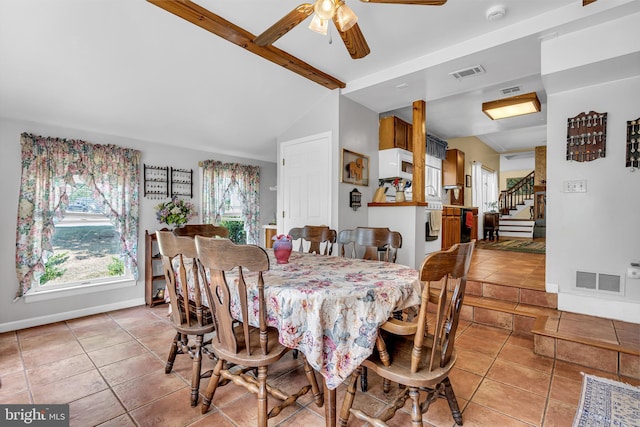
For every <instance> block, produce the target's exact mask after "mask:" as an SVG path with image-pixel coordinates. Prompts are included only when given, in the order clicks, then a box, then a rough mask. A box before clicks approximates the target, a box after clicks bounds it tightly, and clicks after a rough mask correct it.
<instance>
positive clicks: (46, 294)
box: [24, 278, 136, 303]
mask: <svg viewBox="0 0 640 427" xmlns="http://www.w3.org/2000/svg"><path fill="white" fill-rule="evenodd" d="M135 285H136V281H135V280H134V279H133V278H125V279H120V280H114V281H110V282H102V283H90V284H87V285H77V286H73V287H68V288H59V289H39V290H38V291H35V292H30V293H28V294H26V295H25V296H24V302H25V303H31V302H39V301H47V300H52V299H58V298H69V297H74V296H77V295H84V294H92V293H96V292H105V291H112V290H114V289H121V288H128V287H131V286H135Z"/></svg>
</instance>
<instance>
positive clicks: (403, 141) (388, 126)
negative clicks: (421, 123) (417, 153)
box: [378, 116, 413, 151]
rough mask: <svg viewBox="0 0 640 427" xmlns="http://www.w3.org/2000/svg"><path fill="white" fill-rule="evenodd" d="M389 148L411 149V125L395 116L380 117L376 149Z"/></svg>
mask: <svg viewBox="0 0 640 427" xmlns="http://www.w3.org/2000/svg"><path fill="white" fill-rule="evenodd" d="M389 148H402V149H403V150H408V151H413V126H411V125H410V124H409V123H407V122H405V121H404V120H402V119H400V118H398V117H396V116H390V117H385V118H382V119H380V140H379V145H378V149H379V150H386V149H389Z"/></svg>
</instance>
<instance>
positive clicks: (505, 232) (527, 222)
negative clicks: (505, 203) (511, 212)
mask: <svg viewBox="0 0 640 427" xmlns="http://www.w3.org/2000/svg"><path fill="white" fill-rule="evenodd" d="M535 225H536V222H535V221H534V220H532V219H517V218H509V217H504V216H503V217H501V218H500V237H520V238H523V239H533V228H534V227H535Z"/></svg>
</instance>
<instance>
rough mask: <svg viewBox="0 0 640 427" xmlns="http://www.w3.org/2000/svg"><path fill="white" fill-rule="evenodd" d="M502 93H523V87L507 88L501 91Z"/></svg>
mask: <svg viewBox="0 0 640 427" xmlns="http://www.w3.org/2000/svg"><path fill="white" fill-rule="evenodd" d="M500 92H502V94H503V95H511V94H513V93H518V92H522V87H521V86H511V87H505V88H504V89H500Z"/></svg>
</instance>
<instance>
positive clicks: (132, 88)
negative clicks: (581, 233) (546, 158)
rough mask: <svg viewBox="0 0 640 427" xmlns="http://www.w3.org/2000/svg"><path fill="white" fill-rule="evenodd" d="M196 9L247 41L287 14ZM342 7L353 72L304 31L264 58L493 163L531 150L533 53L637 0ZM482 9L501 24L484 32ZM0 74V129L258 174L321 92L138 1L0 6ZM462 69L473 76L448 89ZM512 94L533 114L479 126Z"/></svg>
mask: <svg viewBox="0 0 640 427" xmlns="http://www.w3.org/2000/svg"><path fill="white" fill-rule="evenodd" d="M197 3H198V4H200V5H201V6H203V7H205V8H207V9H209V10H210V11H212V12H214V13H216V14H218V15H220V16H222V17H223V18H225V19H227V20H229V21H231V22H232V23H234V24H236V25H238V26H240V27H242V28H244V29H246V30H248V31H250V32H251V33H253V34H256V35H257V34H259V33H261V32H262V31H263V30H265V29H266V28H268V27H269V26H270V25H271V24H273V23H274V22H275V21H277V20H278V19H279V18H280V17H282V16H284V15H285V14H286V13H287V12H289V11H290V10H292V9H293V8H294V7H296V6H297V5H298V4H299V0H198V1H197ZM348 4H349V6H350V7H351V8H352V9H353V10H354V12H355V13H356V14H357V15H358V17H359V21H358V23H359V26H360V29H361V30H362V33H363V34H364V36H365V38H366V40H367V41H368V44H369V46H370V48H371V53H370V54H369V55H368V56H367V57H365V58H363V59H358V60H353V59H351V57H350V56H349V55H348V53H347V51H346V49H345V47H344V45H343V43H342V40H341V39H340V37H339V35H338V34H337V32H336V31H335V29H333V31H331V32H330V35H329V36H320V35H318V34H316V33H313V32H311V31H310V30H308V29H307V25H308V22H309V21H305V22H303V23H302V24H300V25H299V26H297V27H296V28H294V29H293V30H292V31H290V32H289V33H288V34H286V35H285V36H284V37H282V38H281V39H280V40H278V41H277V42H276V43H275V46H276V47H278V48H280V49H282V50H284V51H286V52H288V53H290V54H292V55H294V56H296V57H298V58H300V59H302V60H304V61H306V62H308V63H309V64H311V65H313V66H314V67H316V68H318V69H320V70H322V71H324V72H325V73H327V74H330V75H332V76H334V77H336V78H338V79H340V80H342V81H343V82H345V83H346V88H345V89H342V93H343V94H344V95H345V96H347V97H349V98H351V99H353V100H355V101H356V102H359V103H361V104H362V105H364V106H366V107H368V108H370V109H372V110H374V111H376V112H379V113H385V112H388V111H395V112H397V113H398V114H400V115H403V114H404V115H406V114H407V108H406V107H408V106H410V105H411V103H412V102H413V101H415V100H418V99H424V100H425V101H427V128H428V131H429V132H431V133H434V134H436V135H438V136H440V137H442V138H445V139H447V138H452V137H461V136H472V135H476V136H479V137H480V138H481V139H482V140H484V141H485V142H486V143H487V144H489V145H490V146H492V147H493V148H494V149H496V150H497V151H499V152H505V151H510V150H519V149H526V148H531V147H534V146H537V145H544V144H545V138H546V130H545V129H546V126H545V125H546V109H545V103H546V94H545V91H544V87H543V85H542V80H541V78H540V39H541V38H544V37H554V36H556V35H557V34H562V33H565V32H570V31H575V30H577V29H580V28H583V27H584V26H588V25H594V24H597V23H600V22H603V21H605V20H608V19H613V18H616V17H619V16H623V15H626V14H628V13H636V12H638V11H639V10H640V1H639V0H600V1H597V2H595V3H593V4H591V5H589V6H587V7H583V6H582V0H502V1H499V0H449V1H448V2H447V3H446V4H445V5H444V6H440V7H433V6H417V5H386V4H373V3H362V2H359V1H355V0H348ZM496 5H502V6H503V7H504V8H505V11H506V14H505V16H504V17H503V18H502V19H500V20H497V21H489V20H487V19H486V17H485V16H486V13H487V11H488V10H489V9H490V8H491V7H494V6H496ZM0 61H1V64H0V116H2V117H7V118H14V119H22V120H30V121H34V122H40V123H50V124H55V125H59V126H66V127H71V128H79V129H87V130H92V131H97V132H103V133H107V134H118V135H122V136H127V137H131V138H137V139H142V140H149V141H157V142H160V143H167V144H174V145H180V146H187V147H192V148H197V149H203V150H211V151H216V152H224V153H227V154H233V155H239V156H243V157H250V158H256V159H262V160H270V161H274V160H275V156H276V147H275V141H276V137H277V136H278V135H280V134H282V133H283V132H284V131H285V130H286V129H287V128H288V127H290V126H291V124H292V123H294V122H295V121H296V119H298V118H299V117H301V116H302V115H303V114H304V113H305V112H306V111H308V110H309V109H310V108H311V106H312V105H313V103H314V102H315V100H316V99H319V98H321V97H323V96H325V95H326V94H327V93H328V89H325V88H324V87H322V86H320V85H318V84H316V83H313V82H311V81H309V80H306V79H305V78H303V77H301V76H299V75H297V74H294V73H292V72H290V71H288V70H286V69H284V68H282V67H280V66H278V65H275V64H273V63H271V62H268V61H266V60H264V59H262V58H260V57H258V56H256V55H254V54H252V53H250V52H248V51H246V50H244V49H242V48H240V47H238V46H236V45H234V44H232V43H230V42H228V41H226V40H224V39H222V38H220V37H218V36H215V35H213V34H211V33H209V32H207V31H205V30H203V29H201V28H199V27H196V26H195V25H193V24H191V23H189V22H187V21H185V20H183V19H181V18H179V17H177V16H174V15H172V14H170V13H168V12H166V11H165V10H163V9H161V8H159V7H157V6H155V5H153V4H151V3H148V2H146V1H144V0H56V1H51V0H0ZM475 65H481V66H483V67H484V69H485V70H486V73H484V74H481V75H477V76H473V77H469V78H466V79H463V80H460V81H458V80H457V79H455V78H454V77H452V76H451V75H449V73H450V72H453V71H456V70H459V69H464V68H467V67H470V66H475ZM514 85H520V86H521V87H522V91H523V93H526V92H532V91H535V92H537V93H538V96H539V97H540V100H541V102H542V103H543V111H542V113H538V114H532V115H529V116H524V117H520V118H514V119H505V120H502V121H491V120H489V119H488V118H487V117H486V116H485V115H484V114H483V113H482V112H481V110H480V107H481V103H482V102H484V101H488V100H493V99H498V98H501V97H504V95H502V93H501V92H500V89H503V88H507V87H511V86H514ZM398 86H401V87H400V88H398ZM409 114H410V113H409ZM408 118H409V119H410V118H411V117H410V116H409V117H408Z"/></svg>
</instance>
